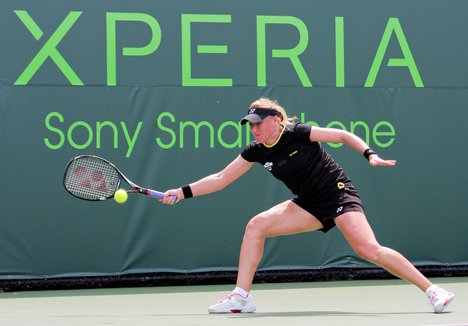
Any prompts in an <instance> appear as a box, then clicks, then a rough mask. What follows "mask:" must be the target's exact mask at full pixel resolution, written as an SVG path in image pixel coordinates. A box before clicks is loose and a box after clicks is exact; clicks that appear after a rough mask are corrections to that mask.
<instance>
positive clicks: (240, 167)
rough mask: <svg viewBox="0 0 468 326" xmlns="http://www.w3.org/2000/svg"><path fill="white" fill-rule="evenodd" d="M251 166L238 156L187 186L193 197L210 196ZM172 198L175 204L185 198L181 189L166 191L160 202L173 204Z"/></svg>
mask: <svg viewBox="0 0 468 326" xmlns="http://www.w3.org/2000/svg"><path fill="white" fill-rule="evenodd" d="M252 165H253V163H252V162H249V161H247V160H245V159H244V158H243V157H242V156H241V155H238V156H237V157H236V158H235V159H234V160H233V161H232V162H231V163H229V164H228V165H227V166H226V167H225V168H224V169H223V170H221V171H219V172H217V173H214V174H211V175H209V176H206V177H204V178H202V179H200V180H198V181H195V182H192V183H190V184H189V185H188V186H189V187H190V189H191V191H192V194H193V196H201V195H206V194H210V193H213V192H216V191H219V190H222V189H224V188H225V187H226V186H228V185H229V184H231V183H232V182H234V181H235V180H237V179H238V178H239V177H240V176H242V175H243V174H244V173H246V172H247V171H248V170H249V169H250V168H251V167H252ZM172 196H176V197H177V200H176V201H175V202H177V201H179V200H181V199H183V198H185V197H184V192H183V191H182V187H180V188H177V189H171V190H168V191H166V192H165V193H164V199H163V200H162V202H163V203H165V204H174V203H175V202H174V200H173V199H172V198H173V197H172Z"/></svg>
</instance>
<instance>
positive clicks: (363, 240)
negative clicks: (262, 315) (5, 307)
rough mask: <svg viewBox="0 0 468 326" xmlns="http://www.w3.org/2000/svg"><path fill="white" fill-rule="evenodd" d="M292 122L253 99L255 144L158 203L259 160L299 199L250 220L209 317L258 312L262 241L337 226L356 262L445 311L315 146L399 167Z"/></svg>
mask: <svg viewBox="0 0 468 326" xmlns="http://www.w3.org/2000/svg"><path fill="white" fill-rule="evenodd" d="M294 120H295V118H288V117H287V115H286V112H285V110H284V108H283V107H281V106H280V105H279V104H278V103H277V102H276V101H272V100H270V99H267V98H260V99H258V100H256V101H254V102H253V103H252V104H251V105H250V108H249V110H248V114H247V115H246V116H245V117H244V118H243V119H242V120H241V124H245V123H247V122H248V123H249V124H250V130H251V132H252V134H253V136H254V137H255V140H254V141H252V142H251V143H250V144H249V145H247V147H246V148H245V149H244V150H243V151H242V153H241V154H240V155H239V156H238V157H237V158H236V159H234V161H232V162H231V163H230V164H228V165H227V166H226V167H225V168H224V169H223V170H222V171H220V172H218V173H215V174H212V175H209V176H207V177H205V178H202V179H200V180H198V181H196V182H193V183H190V184H188V185H185V186H182V187H180V188H178V189H171V190H168V191H166V192H165V196H164V198H163V199H162V201H163V202H164V203H165V204H174V203H176V202H178V201H180V200H181V199H184V198H190V197H193V196H201V195H205V194H209V193H212V192H215V191H219V190H221V189H223V188H225V187H226V186H227V185H229V184H230V183H231V182H233V181H234V180H236V179H237V178H239V177H240V176H241V175H243V174H244V173H246V172H247V171H248V170H249V169H250V168H251V167H252V165H253V164H254V162H257V163H260V164H262V165H263V166H264V167H265V168H266V169H267V170H268V171H269V172H271V174H273V176H274V177H276V178H278V179H279V180H281V181H283V182H284V183H285V184H286V186H287V187H288V188H289V189H290V190H291V191H292V193H293V194H294V195H295V196H296V197H295V198H294V199H291V200H286V201H285V202H282V203H280V204H278V205H276V206H274V207H272V208H270V209H269V210H267V211H265V212H262V213H260V214H258V215H256V216H254V217H253V218H252V219H251V220H250V221H249V223H248V224H247V227H246V229H245V233H244V238H243V241H242V246H241V251H240V257H239V268H238V275H237V284H236V287H235V289H234V290H233V292H232V293H231V294H230V295H229V296H227V297H225V298H222V299H221V301H220V302H219V303H217V304H215V305H213V306H211V307H209V309H208V312H209V313H230V312H242V313H244V312H253V311H255V309H256V306H255V303H254V300H253V297H252V294H251V293H250V289H251V285H252V281H253V278H254V274H255V271H256V269H257V266H258V264H259V263H260V260H261V259H262V256H263V251H264V243H265V239H266V238H269V237H276V236H281V235H289V234H296V233H301V232H308V231H314V230H321V231H323V232H327V231H329V230H330V229H331V228H333V227H334V226H337V227H338V229H339V230H340V231H341V232H342V233H343V235H344V237H345V238H346V240H347V241H348V242H349V244H350V245H351V247H352V248H353V249H354V250H355V251H356V253H357V254H358V255H359V256H361V257H362V258H364V259H366V260H368V261H370V262H372V263H374V264H376V265H378V266H380V267H382V268H384V269H386V270H387V271H388V272H390V273H392V274H393V275H395V276H397V277H399V278H402V279H405V280H406V281H408V282H411V283H413V284H414V285H416V286H417V287H419V288H420V289H421V290H422V291H424V292H425V293H426V295H427V296H428V298H429V301H430V303H431V304H432V306H433V308H434V312H436V313H439V312H442V311H443V310H444V309H445V308H446V307H447V305H448V304H449V303H450V301H451V300H452V299H453V297H454V294H453V293H451V292H448V291H446V290H444V289H442V288H440V287H438V286H436V285H434V284H432V283H431V282H430V281H429V280H428V279H427V278H426V277H425V276H424V275H422V274H421V273H420V272H419V271H418V270H417V269H416V268H415V267H414V266H413V265H412V264H411V263H410V262H409V261H408V260H407V259H406V258H405V257H403V256H402V255H401V254H400V253H398V252H396V251H395V250H392V249H390V248H387V247H383V246H381V245H380V244H379V243H378V242H377V240H376V238H375V236H374V233H373V231H372V229H371V227H370V225H369V223H368V222H367V219H366V216H365V215H364V210H363V207H362V203H361V199H360V197H359V195H358V193H357V191H356V189H355V187H354V186H353V184H352V183H351V180H350V179H349V178H348V176H347V175H346V174H345V173H344V172H343V170H342V168H341V167H340V166H339V165H338V164H337V163H336V162H335V161H334V160H333V159H332V158H331V157H330V155H328V154H327V153H326V152H325V151H324V150H323V148H322V147H321V146H320V142H333V143H344V144H346V145H348V146H350V147H351V148H353V149H355V150H356V151H357V152H358V153H361V154H363V155H364V156H365V158H366V159H367V160H368V161H369V164H370V165H372V166H394V165H395V164H396V161H394V160H384V159H382V158H380V157H379V156H378V155H377V153H376V152H374V151H373V150H371V149H370V148H369V147H368V146H367V144H366V143H365V142H364V141H363V140H362V139H361V138H359V137H357V136H355V135H354V134H352V133H349V132H347V131H344V130H341V129H331V128H319V127H311V126H310V125H308V124H304V123H295V122H294ZM174 196H176V197H174ZM175 198H176V199H175Z"/></svg>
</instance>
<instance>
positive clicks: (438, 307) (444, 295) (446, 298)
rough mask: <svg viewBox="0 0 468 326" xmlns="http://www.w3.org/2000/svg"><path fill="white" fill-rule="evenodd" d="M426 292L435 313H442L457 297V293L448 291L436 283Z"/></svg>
mask: <svg viewBox="0 0 468 326" xmlns="http://www.w3.org/2000/svg"><path fill="white" fill-rule="evenodd" d="M426 294H427V297H428V298H429V301H430V303H431V305H432V307H433V308H434V312H435V313H441V312H442V311H444V309H445V308H447V306H448V305H449V303H450V302H451V301H452V300H453V298H454V297H455V294H453V293H452V292H449V291H446V290H444V289H442V288H440V287H438V286H435V285H433V286H431V287H430V288H429V289H428V291H427V293H426Z"/></svg>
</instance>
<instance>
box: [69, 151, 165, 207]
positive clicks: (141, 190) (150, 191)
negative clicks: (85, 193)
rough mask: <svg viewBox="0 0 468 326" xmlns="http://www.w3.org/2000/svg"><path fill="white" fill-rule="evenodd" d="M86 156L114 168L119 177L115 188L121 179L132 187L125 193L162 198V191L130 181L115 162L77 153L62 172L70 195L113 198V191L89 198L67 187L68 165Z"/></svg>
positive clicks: (99, 199)
mask: <svg viewBox="0 0 468 326" xmlns="http://www.w3.org/2000/svg"><path fill="white" fill-rule="evenodd" d="M88 157H90V158H93V159H96V160H99V161H102V162H104V163H106V164H108V165H109V166H111V167H112V168H113V169H114V170H115V172H117V174H118V175H119V177H120V178H119V180H118V184H117V189H120V184H121V181H122V180H124V181H125V182H126V183H127V184H128V185H129V186H130V187H132V189H123V190H125V191H126V192H127V193H137V194H142V195H146V196H149V197H152V198H157V199H162V198H164V193H162V192H160V191H156V190H153V189H149V188H144V187H141V186H139V185H137V184H136V183H134V182H133V181H131V180H130V179H129V178H127V177H126V176H125V174H123V173H122V171H120V170H119V168H118V167H117V166H115V164H113V163H112V162H110V161H108V160H106V159H104V158H102V157H99V156H96V155H79V156H76V157H74V158H72V159H71V160H70V161H69V162H68V164H67V165H66V166H65V171H64V174H63V186H64V187H65V190H67V191H68V192H69V193H70V194H71V195H73V196H75V197H76V198H79V199H83V200H88V201H103V200H107V199H110V198H113V197H114V194H115V193H114V194H112V195H111V196H107V197H101V198H96V199H90V198H84V197H80V196H78V195H76V194H74V193H73V192H71V191H70V190H69V189H68V188H67V185H66V176H67V171H68V169H69V167H70V166H71V164H72V163H73V162H75V161H77V160H80V159H83V158H88Z"/></svg>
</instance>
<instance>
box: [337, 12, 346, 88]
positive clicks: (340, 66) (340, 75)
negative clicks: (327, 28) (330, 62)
mask: <svg viewBox="0 0 468 326" xmlns="http://www.w3.org/2000/svg"><path fill="white" fill-rule="evenodd" d="M344 58H345V57H344V18H343V17H335V60H336V62H335V67H336V87H344V86H345V71H344V67H345V60H344Z"/></svg>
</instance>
